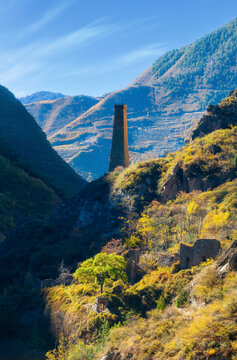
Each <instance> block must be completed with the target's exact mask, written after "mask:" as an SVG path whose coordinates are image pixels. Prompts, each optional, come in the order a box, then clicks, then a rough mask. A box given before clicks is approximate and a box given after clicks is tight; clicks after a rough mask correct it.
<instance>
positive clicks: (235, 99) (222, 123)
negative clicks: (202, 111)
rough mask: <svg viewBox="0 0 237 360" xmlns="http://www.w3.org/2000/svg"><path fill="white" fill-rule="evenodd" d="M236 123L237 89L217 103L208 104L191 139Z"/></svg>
mask: <svg viewBox="0 0 237 360" xmlns="http://www.w3.org/2000/svg"><path fill="white" fill-rule="evenodd" d="M231 125H233V126H235V125H237V90H233V91H232V92H231V93H230V95H229V96H228V97H227V98H225V99H224V100H223V101H222V102H221V103H220V104H219V105H210V106H208V108H207V114H206V115H204V116H203V117H202V118H201V120H200V121H199V123H198V124H197V126H196V128H195V129H194V130H193V132H192V133H191V139H192V140H194V139H195V138H197V137H202V136H204V135H206V134H209V133H211V132H212V131H215V130H217V129H227V128H229V127H231Z"/></svg>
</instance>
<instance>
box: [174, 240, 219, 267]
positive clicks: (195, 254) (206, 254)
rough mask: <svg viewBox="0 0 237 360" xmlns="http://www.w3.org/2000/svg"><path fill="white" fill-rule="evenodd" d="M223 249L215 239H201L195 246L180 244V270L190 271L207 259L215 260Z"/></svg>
mask: <svg viewBox="0 0 237 360" xmlns="http://www.w3.org/2000/svg"><path fill="white" fill-rule="evenodd" d="M220 249H221V245H220V242H219V241H218V240H215V239H199V240H197V241H196V242H195V244H194V245H193V246H190V245H186V244H183V243H181V244H180V269H181V270H182V269H189V268H191V267H192V266H196V265H199V264H200V263H201V262H204V261H206V260H207V259H210V258H211V259H215V258H216V257H217V255H218V254H219V252H220Z"/></svg>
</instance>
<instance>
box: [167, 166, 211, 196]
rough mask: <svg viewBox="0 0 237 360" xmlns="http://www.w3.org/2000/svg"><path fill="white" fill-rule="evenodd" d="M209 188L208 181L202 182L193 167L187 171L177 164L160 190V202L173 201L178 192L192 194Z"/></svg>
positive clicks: (197, 170)
mask: <svg viewBox="0 0 237 360" xmlns="http://www.w3.org/2000/svg"><path fill="white" fill-rule="evenodd" d="M209 187H213V186H212V184H210V182H208V181H205V182H204V181H203V177H202V174H201V173H200V171H199V169H198V168H197V169H196V168H195V166H193V167H190V168H188V169H185V170H184V169H183V168H182V166H181V165H180V164H179V163H177V164H176V165H175V166H174V168H173V171H172V173H171V174H170V175H169V177H168V179H167V180H166V182H165V183H164V185H163V187H162V189H161V200H162V202H166V201H168V200H171V199H174V198H175V197H176V196H177V194H178V193H179V192H180V191H184V192H187V193H189V192H192V191H194V190H202V191H205V190H207V189H208V188H209Z"/></svg>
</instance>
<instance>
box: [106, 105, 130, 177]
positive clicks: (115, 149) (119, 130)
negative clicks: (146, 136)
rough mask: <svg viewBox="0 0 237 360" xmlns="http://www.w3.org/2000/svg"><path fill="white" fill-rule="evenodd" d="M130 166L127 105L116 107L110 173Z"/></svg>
mask: <svg viewBox="0 0 237 360" xmlns="http://www.w3.org/2000/svg"><path fill="white" fill-rule="evenodd" d="M117 166H123V167H128V166H129V153H128V124H127V105H124V104H122V105H115V115H114V128H113V137H112V147H111V154H110V163H109V171H113V170H114V169H115V168H116V167H117Z"/></svg>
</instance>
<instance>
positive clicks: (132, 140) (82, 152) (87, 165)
mask: <svg viewBox="0 0 237 360" xmlns="http://www.w3.org/2000/svg"><path fill="white" fill-rule="evenodd" d="M236 54H237V19H234V20H233V21H231V22H230V23H228V24H227V25H225V26H224V27H222V28H220V29H218V30H216V31H214V32H212V33H211V34H208V35H206V36H204V37H203V38H201V39H199V40H197V41H196V42H194V43H193V44H191V45H187V46H185V47H183V48H181V49H179V50H172V51H169V52H167V53H166V54H164V55H163V56H161V57H160V58H159V59H158V60H157V61H156V62H155V63H154V64H153V65H152V66H151V67H150V68H149V69H147V70H146V71H145V72H144V73H143V74H142V75H141V76H139V77H138V78H137V79H136V80H135V81H134V82H133V83H132V84H131V86H129V87H127V88H125V89H122V90H118V91H115V92H113V93H110V94H108V95H106V96H105V97H104V98H102V99H101V100H100V101H99V102H98V103H97V104H96V105H94V106H92V107H91V108H90V109H89V110H88V111H86V112H84V113H83V114H81V115H79V116H78V117H77V118H76V117H75V118H74V119H73V116H74V115H72V117H71V118H70V119H72V121H71V122H70V123H68V124H66V122H64V120H63V124H64V125H65V127H63V128H62V123H61V121H59V124H60V125H59V126H57V125H56V126H55V128H54V130H56V128H57V129H58V131H56V132H54V134H52V132H50V131H48V130H47V129H46V133H47V135H48V138H49V140H50V142H51V143H52V145H53V147H54V148H55V149H56V150H57V151H58V153H59V154H60V155H61V156H62V157H63V158H64V159H65V160H66V161H67V162H69V163H70V164H71V165H72V167H73V168H74V169H75V170H76V171H77V172H78V173H80V174H82V175H83V176H84V177H85V178H93V179H95V178H96V177H98V176H100V175H102V174H103V173H104V172H106V171H107V170H108V159H109V154H110V146H111V136H112V123H113V114H114V104H115V103H124V104H127V109H128V131H129V146H130V158H131V160H132V162H135V161H138V160H144V159H149V158H154V157H157V156H160V155H164V154H165V153H166V152H167V151H174V150H176V149H178V148H180V147H182V146H183V145H184V139H185V137H187V136H188V135H189V134H190V131H191V129H192V127H193V126H195V124H196V123H197V120H198V119H200V116H201V115H202V114H203V113H204V111H205V109H206V107H207V106H208V105H209V104H210V103H218V102H219V101H221V99H223V98H224V97H225V96H227V95H228V94H229V92H230V91H231V90H233V89H234V88H236V86H237V76H236V71H237V68H236V62H237V55H236ZM55 105H56V104H55ZM41 106H42V109H43V106H45V105H43V104H42V105H39V104H37V103H35V104H31V105H30V107H27V108H28V109H29V111H30V112H32V113H33V114H34V115H35V117H36V120H37V121H38V122H39V123H42V122H44V123H46V122H47V121H48V119H50V118H51V115H52V113H50V114H49V113H48V112H47V111H46V112H45V114H44V110H43V111H42V112H41V110H40V107H41ZM60 111H61V110H60V108H59V113H58V115H57V119H60V118H61V117H62V118H63V117H64V116H63V115H61V113H60ZM63 111H64V110H63V108H62V112H63ZM42 113H43V114H42ZM73 113H75V116H76V112H74V110H73V109H72V114H73ZM42 119H43V120H42ZM49 130H50V129H49Z"/></svg>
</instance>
